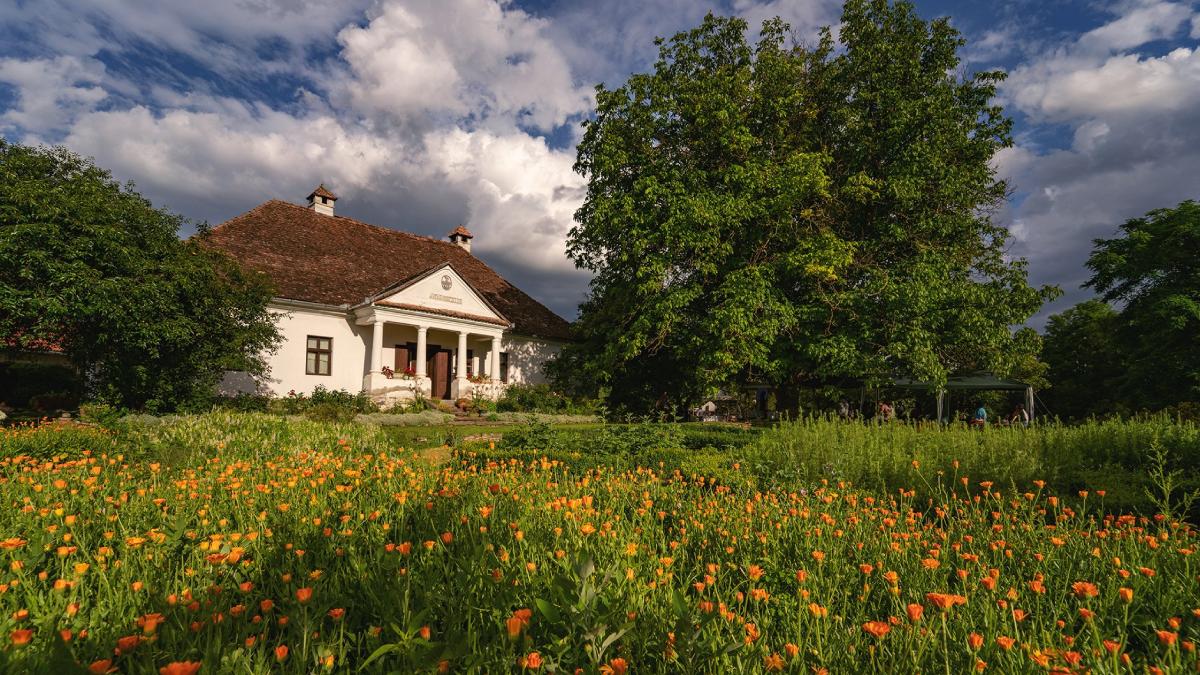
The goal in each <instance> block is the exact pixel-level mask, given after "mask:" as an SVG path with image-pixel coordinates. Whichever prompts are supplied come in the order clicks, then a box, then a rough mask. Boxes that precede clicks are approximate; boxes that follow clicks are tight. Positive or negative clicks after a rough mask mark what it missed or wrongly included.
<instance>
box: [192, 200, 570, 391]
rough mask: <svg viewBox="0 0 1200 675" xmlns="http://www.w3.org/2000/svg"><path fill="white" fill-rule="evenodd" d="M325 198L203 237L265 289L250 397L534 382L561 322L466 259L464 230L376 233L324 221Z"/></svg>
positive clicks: (346, 221)
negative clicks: (271, 339) (263, 374)
mask: <svg viewBox="0 0 1200 675" xmlns="http://www.w3.org/2000/svg"><path fill="white" fill-rule="evenodd" d="M336 201H337V197H335V196H334V195H333V193H331V192H330V191H329V190H327V189H325V187H324V186H321V187H318V188H317V189H316V190H314V191H313V192H312V193H311V194H310V195H309V196H308V205H307V206H300V205H297V204H291V203H288V202H284V201H279V200H271V201H268V202H266V203H264V204H261V205H259V206H257V207H255V208H253V209H251V210H250V211H248V212H246V213H244V214H242V215H240V216H237V217H235V218H232V219H230V220H228V221H226V222H224V223H222V224H220V225H218V226H217V227H215V228H213V230H212V232H211V233H210V234H209V235H208V237H207V239H206V240H205V241H206V243H207V245H209V246H212V247H213V248H216V249H218V250H221V251H223V252H225V253H227V254H228V255H230V256H232V257H233V258H234V259H235V260H237V261H238V262H240V263H241V264H242V265H243V266H245V267H246V268H248V269H251V270H255V271H259V272H263V273H265V274H266V275H267V276H268V277H270V278H271V280H272V281H273V282H274V284H275V289H276V293H277V297H275V298H274V299H273V300H272V302H271V304H270V309H271V311H272V312H275V313H277V314H278V315H279V317H280V320H279V328H280V332H281V333H282V335H283V341H282V343H281V344H280V346H279V349H278V350H277V351H276V352H275V353H273V354H271V355H270V356H269V357H268V363H269V365H270V368H271V371H270V375H269V378H268V380H267V381H266V382H265V383H261V384H260V385H259V388H260V390H261V388H262V387H264V386H265V387H266V389H267V390H268V391H267V392H265V393H270V394H272V395H274V396H284V395H287V394H288V393H289V392H292V391H294V392H297V393H305V394H308V393H311V392H312V390H313V389H314V388H315V387H316V386H317V385H324V386H325V387H326V388H327V389H345V390H348V391H359V390H362V391H366V392H368V393H369V394H370V395H371V396H372V398H374V399H375V400H376V401H379V402H390V401H395V400H403V399H410V398H413V397H414V396H416V395H417V392H420V393H421V394H423V395H424V396H426V397H429V398H434V399H448V400H457V399H460V398H466V397H470V396H472V394H473V393H474V394H476V395H479V394H482V395H484V396H487V397H489V398H496V397H498V396H499V395H500V394H501V393H502V392H503V390H504V388H505V387H506V386H507V385H508V384H509V383H514V382H527V383H537V382H542V381H544V379H545V378H544V374H543V366H544V364H545V362H546V361H547V360H548V359H549V358H551V357H553V356H554V355H555V354H557V353H558V351H559V349H560V347H561V346H562V345H563V344H564V343H565V342H566V341H567V340H568V339H569V326H568V324H567V322H566V320H564V319H563V318H562V317H560V316H558V315H557V314H555V313H554V312H552V311H550V310H549V309H547V308H546V307H545V306H544V305H542V304H541V303H539V302H538V301H536V300H534V299H533V298H532V297H530V296H529V295H527V294H526V293H524V292H522V291H521V290H520V289H518V288H517V287H515V286H513V285H512V284H510V283H508V282H507V281H505V280H504V279H503V278H502V277H501V276H500V275H499V274H497V273H496V272H495V271H493V270H492V269H491V268H490V267H488V266H487V265H486V264H485V263H484V262H483V261H481V260H480V259H479V258H477V257H475V256H473V255H472V254H471V239H472V236H473V235H472V234H471V233H470V232H468V231H467V230H466V229H465V228H463V227H462V226H459V227H458V228H455V230H454V231H453V232H451V233H450V235H449V238H448V240H447V241H441V240H438V239H433V238H430V237H423V236H419V235H415V234H409V233H406V232H400V231H398V230H392V229H388V228H384V227H377V226H375V225H369V224H367V223H364V222H361V221H358V220H354V219H352V218H346V217H344V216H338V215H335V214H334V204H335V202H336ZM226 380H227V382H226V384H225V385H223V388H225V389H226V390H227V391H228V390H230V389H231V388H237V384H236V378H234V379H233V380H231V378H226Z"/></svg>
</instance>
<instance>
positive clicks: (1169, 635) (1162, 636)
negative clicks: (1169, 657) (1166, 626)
mask: <svg viewBox="0 0 1200 675" xmlns="http://www.w3.org/2000/svg"><path fill="white" fill-rule="evenodd" d="M1155 633H1157V634H1158V641H1159V642H1161V643H1163V644H1164V645H1166V646H1167V647H1170V646H1171V645H1173V644H1175V640H1177V639H1178V638H1179V634H1178V633H1173V632H1171V631H1169V630H1159V631H1155Z"/></svg>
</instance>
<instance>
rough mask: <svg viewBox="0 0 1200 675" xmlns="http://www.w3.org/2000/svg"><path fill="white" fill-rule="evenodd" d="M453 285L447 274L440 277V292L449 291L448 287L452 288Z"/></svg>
mask: <svg viewBox="0 0 1200 675" xmlns="http://www.w3.org/2000/svg"><path fill="white" fill-rule="evenodd" d="M453 284H454V281H453V280H452V279H451V278H450V275H449V274H443V275H442V290H443V291H448V290H450V286H452V285H453Z"/></svg>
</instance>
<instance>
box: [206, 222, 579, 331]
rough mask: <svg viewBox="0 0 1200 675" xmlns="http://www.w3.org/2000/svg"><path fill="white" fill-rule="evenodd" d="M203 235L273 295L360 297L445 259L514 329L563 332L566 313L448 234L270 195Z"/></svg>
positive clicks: (341, 300)
mask: <svg viewBox="0 0 1200 675" xmlns="http://www.w3.org/2000/svg"><path fill="white" fill-rule="evenodd" d="M205 243H206V244H207V245H209V246H212V247H213V248H216V249H218V250H221V251H224V252H225V253H228V254H229V255H230V256H232V257H233V258H234V259H236V260H238V261H239V262H241V263H242V264H243V265H244V266H246V267H248V268H250V269H252V270H257V271H259V272H263V273H265V274H266V275H267V276H269V277H270V278H271V279H272V280H273V281H274V283H275V287H276V292H277V293H278V295H279V297H283V298H289V299H292V300H302V301H306V302H316V303H321V304H327V305H355V304H358V303H361V302H362V301H363V300H364V299H366V298H367V297H368V296H371V295H374V294H376V293H378V292H380V291H381V290H383V289H384V288H386V287H387V286H390V285H392V284H393V283H395V282H397V281H400V280H403V279H409V278H411V277H413V276H415V275H418V274H420V273H422V272H425V271H427V270H429V269H430V268H431V267H434V266H436V265H441V264H443V263H450V264H451V265H453V266H454V269H455V271H457V272H458V273H459V274H460V275H461V276H462V277H463V278H464V279H466V281H467V283H469V284H471V287H472V288H474V289H475V290H476V291H477V292H478V293H479V294H480V295H482V296H483V297H484V298H485V299H486V300H487V301H488V303H489V304H491V306H492V307H493V308H495V309H496V311H498V312H499V313H500V314H502V315H503V316H504V317H505V318H507V319H508V320H509V321H511V322H512V323H513V330H514V332H516V333H520V334H522V335H531V336H537V337H545V338H554V339H560V340H565V339H569V338H570V326H569V324H568V323H567V322H566V320H564V319H563V318H562V317H560V316H558V315H557V314H555V313H554V312H552V311H550V310H549V309H548V308H547V307H546V306H545V305H542V304H541V303H540V302H538V301H537V300H534V299H533V298H531V297H530V296H529V295H527V294H526V293H524V292H523V291H521V289H519V288H517V287H516V286H513V285H512V284H510V283H508V282H507V281H505V280H504V278H503V277H501V276H500V275H499V274H497V273H496V272H495V271H494V270H492V268H490V267H488V266H487V265H485V264H484V263H483V261H481V260H480V259H479V258H476V257H475V256H473V255H471V254H470V253H467V252H466V251H464V250H463V249H462V248H460V247H459V246H456V245H454V244H452V243H450V242H449V241H441V240H438V239H433V238H430V237H422V236H420V235H415V234H409V233H407V232H400V231H399V230H392V229H388V228H385V227H378V226H375V225H370V224H368V223H364V222H362V221H358V220H354V219H353V218H346V217H344V216H326V215H322V214H320V213H317V212H316V211H313V210H312V209H310V208H307V207H304V206H299V205H297V204H291V203H288V202H284V201H280V200H277V199H273V200H271V201H269V202H266V203H264V204H260V205H258V206H256V207H254V208H253V209H251V210H250V211H247V212H246V213H243V214H242V215H240V216H236V217H234V218H231V219H230V220H228V221H226V222H224V223H222V224H220V225H218V226H217V227H215V228H213V230H212V232H211V233H210V234H209V235H208V237H207V238H206V239H205ZM473 318H476V317H473Z"/></svg>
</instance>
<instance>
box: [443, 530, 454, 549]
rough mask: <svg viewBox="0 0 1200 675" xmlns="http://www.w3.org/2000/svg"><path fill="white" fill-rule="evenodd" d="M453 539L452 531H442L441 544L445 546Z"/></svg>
mask: <svg viewBox="0 0 1200 675" xmlns="http://www.w3.org/2000/svg"><path fill="white" fill-rule="evenodd" d="M453 541H454V535H453V534H452V533H450V532H443V533H442V543H443V544H445V545H446V546H449V545H450V543H451V542H453Z"/></svg>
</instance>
